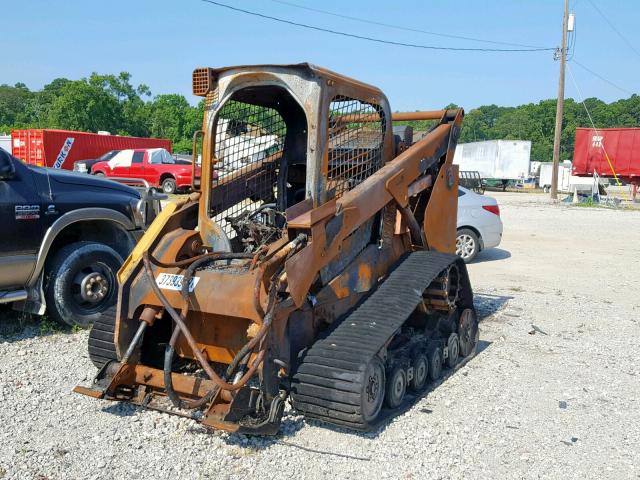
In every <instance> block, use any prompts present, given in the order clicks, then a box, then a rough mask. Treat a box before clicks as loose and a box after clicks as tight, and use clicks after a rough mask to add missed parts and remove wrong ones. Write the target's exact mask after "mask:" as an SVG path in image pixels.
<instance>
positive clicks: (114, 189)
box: [0, 149, 159, 326]
mask: <svg viewBox="0 0 640 480" xmlns="http://www.w3.org/2000/svg"><path fill="white" fill-rule="evenodd" d="M158 210H159V197H158V196H157V195H155V194H152V193H147V192H145V191H143V192H142V193H140V192H139V191H138V190H136V189H135V188H132V187H129V186H126V185H122V184H120V183H117V182H113V181H109V180H106V179H100V178H95V177H91V176H89V175H83V174H78V173H73V172H69V171H66V170H57V169H50V168H42V167H36V166H31V165H29V166H28V165H26V164H25V163H23V162H22V161H21V160H19V159H17V158H15V157H13V156H12V155H10V154H9V153H7V152H6V151H5V150H2V149H0V222H1V224H2V225H3V227H2V228H3V232H2V235H0V303H13V307H14V309H16V310H21V311H26V312H30V313H34V314H39V315H42V314H44V313H45V311H46V312H47V313H48V314H49V316H50V317H52V318H54V319H55V320H57V321H60V322H63V323H67V324H70V325H75V324H78V325H82V326H85V325H89V324H91V323H93V322H94V321H95V320H96V319H98V318H99V317H100V314H101V313H102V312H103V311H104V310H106V309H107V308H110V307H111V306H113V305H114V304H115V302H116V297H117V286H116V272H117V271H118V269H119V268H120V266H121V265H122V262H123V259H125V258H126V257H127V256H128V255H129V253H130V252H131V250H132V249H133V247H134V245H135V244H136V242H137V241H138V239H139V238H140V237H141V236H142V234H143V233H144V230H145V228H146V226H147V225H148V223H149V222H150V221H151V220H152V219H153V218H154V217H155V214H156V213H157V212H158Z"/></svg>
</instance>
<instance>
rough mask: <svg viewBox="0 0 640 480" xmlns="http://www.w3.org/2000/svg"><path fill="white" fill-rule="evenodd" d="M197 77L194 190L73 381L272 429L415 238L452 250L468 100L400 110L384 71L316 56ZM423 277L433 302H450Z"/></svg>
mask: <svg viewBox="0 0 640 480" xmlns="http://www.w3.org/2000/svg"><path fill="white" fill-rule="evenodd" d="M192 88H193V93H194V94H195V95H198V96H202V97H205V98H206V101H205V104H206V106H205V113H204V117H203V124H202V131H201V132H200V131H199V132H197V133H196V135H194V147H195V146H196V143H197V139H198V138H199V136H200V135H201V136H202V164H201V176H200V179H199V184H198V188H199V192H197V193H196V194H193V195H191V196H190V197H189V198H188V199H186V200H181V201H179V202H177V203H173V204H170V206H169V207H168V208H167V209H166V210H165V211H163V213H162V214H161V215H160V216H159V217H158V218H157V219H156V221H155V222H154V223H153V225H152V226H151V228H150V229H149V230H148V231H147V233H146V234H145V235H144V236H143V238H142V239H141V241H140V243H139V244H138V245H137V246H136V248H135V249H134V251H133V252H132V254H131V255H130V256H129V258H128V259H127V260H126V262H125V264H124V266H123V267H122V269H121V270H120V272H119V273H118V280H119V285H120V288H119V293H118V305H117V317H116V323H115V334H114V339H113V341H114V343H115V347H116V352H117V355H116V358H114V359H113V361H112V362H111V363H109V364H107V366H106V367H105V368H104V369H103V371H102V372H101V373H100V375H99V377H98V378H96V381H95V383H94V385H93V387H92V388H86V387H76V389H75V390H74V391H76V392H77V393H81V394H84V395H89V396H92V397H94V398H107V399H111V400H128V401H131V402H134V403H138V404H140V405H145V406H149V407H150V408H158V409H161V410H163V409H164V410H163V411H169V410H167V409H165V407H162V406H160V404H161V403H162V401H165V402H169V403H171V404H172V405H173V406H174V407H177V408H178V409H179V410H185V409H187V410H189V409H191V410H200V411H202V412H203V415H202V416H201V418H200V421H201V422H202V423H203V424H204V425H206V426H208V427H212V428H220V429H225V430H228V431H239V432H249V433H265V434H272V433H275V432H276V431H277V428H278V425H279V422H280V418H281V416H282V410H283V408H284V399H285V398H286V395H287V393H288V388H289V387H287V385H289V382H290V381H291V376H292V375H293V371H294V368H295V363H296V361H297V358H298V356H299V354H300V353H301V352H302V351H304V349H306V348H308V347H309V346H311V345H312V344H313V342H314V341H315V340H316V339H317V338H318V335H319V334H320V332H322V331H323V330H324V329H326V327H327V325H329V324H331V323H333V322H336V321H338V320H339V319H341V318H343V316H344V315H345V314H346V313H347V312H349V311H350V310H351V309H353V307H354V306H355V305H357V304H358V302H359V301H361V300H362V299H363V298H365V297H366V296H367V295H368V294H369V293H370V292H371V291H372V290H374V289H375V288H376V287H377V286H378V285H379V284H380V282H382V281H384V278H385V277H386V276H388V274H389V272H390V271H391V270H392V268H393V266H394V265H396V263H397V262H398V260H399V259H401V258H402V257H403V255H405V254H406V253H408V252H412V251H415V250H425V249H434V250H438V251H451V250H452V244H453V243H454V242H455V240H454V238H455V228H454V230H453V231H452V225H455V216H456V206H457V169H456V167H455V166H453V165H452V159H453V152H454V149H455V145H456V142H457V137H458V135H459V131H460V127H461V122H462V118H463V111H462V110H461V109H460V110H435V111H422V112H392V111H391V108H390V106H389V102H388V100H387V98H386V96H385V95H384V93H383V92H382V91H380V90H379V89H378V88H376V87H374V86H371V85H368V84H366V83H363V82H360V81H358V80H355V79H352V78H348V77H345V76H342V75H339V74H337V73H334V72H331V71H329V70H326V69H324V68H321V67H317V66H314V65H310V64H298V65H246V66H235V67H226V68H217V69H216V68H206V67H205V68H198V69H196V70H194V72H193V79H192ZM416 120H432V121H433V122H434V124H433V127H432V128H431V129H430V130H429V132H428V133H427V134H426V135H425V136H424V137H423V138H422V139H421V140H420V141H418V142H416V143H414V144H413V145H402V146H401V148H396V146H395V145H394V138H393V130H392V122H393V121H416ZM194 151H195V148H194ZM195 172H196V170H195V167H194V170H193V178H194V186H195V182H196V180H195ZM428 293H429V295H430V296H429V297H426V300H425V303H424V306H423V308H425V309H430V310H436V309H438V308H440V309H442V311H445V310H446V311H450V310H451V309H452V307H451V302H450V301H449V300H448V297H446V295H445V296H444V297H443V294H442V292H441V291H440V290H438V289H437V287H433V288H431V289H430V290H429V292H428ZM447 302H449V303H447ZM447 309H448V310H447ZM141 322H142V323H141ZM143 324H146V326H145V325H143ZM140 325H142V326H143V327H146V330H138V329H139V328H140ZM136 332H138V334H137V335H136ZM140 332H144V334H143V335H141V333H140ZM141 336H142V338H141V339H140V341H139V343H136V342H137V340H135V341H134V339H136V338H139V337H141ZM128 349H129V350H130V351H133V350H134V351H135V354H134V355H132V356H131V358H130V359H127V360H128V361H127V362H124V361H123V362H122V363H121V362H120V361H121V360H122V359H123V355H124V352H126V351H127V350H128ZM178 359H179V361H178ZM214 366H215V368H214ZM194 372H199V373H198V374H194ZM283 385H284V387H283Z"/></svg>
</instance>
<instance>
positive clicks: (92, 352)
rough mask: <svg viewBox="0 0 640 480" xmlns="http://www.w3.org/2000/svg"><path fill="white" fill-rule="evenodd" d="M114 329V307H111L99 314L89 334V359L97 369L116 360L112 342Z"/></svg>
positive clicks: (114, 347)
mask: <svg viewBox="0 0 640 480" xmlns="http://www.w3.org/2000/svg"><path fill="white" fill-rule="evenodd" d="M115 328H116V307H115V306H113V307H110V308H108V309H107V310H105V311H104V312H102V313H101V314H100V318H99V319H98V320H96V322H95V323H94V324H93V327H92V328H91V331H90V332H89V345H88V347H89V358H90V359H91V361H92V362H93V364H94V365H95V366H96V367H97V368H102V367H103V366H104V364H105V363H107V362H109V361H111V360H117V355H116V346H115V344H114V342H113V340H114V332H115Z"/></svg>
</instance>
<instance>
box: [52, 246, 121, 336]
mask: <svg viewBox="0 0 640 480" xmlns="http://www.w3.org/2000/svg"><path fill="white" fill-rule="evenodd" d="M122 262H123V260H122V257H121V256H120V254H118V252H116V251H115V250H114V249H112V248H111V247H109V246H107V245H104V244H102V243H96V242H76V243H72V244H70V245H67V246H66V247H63V248H61V249H60V250H59V251H58V252H57V253H56V254H55V256H54V257H53V261H52V262H51V264H50V266H49V268H48V269H47V274H46V275H47V276H46V277H45V297H46V301H47V309H48V313H49V315H50V316H51V317H52V318H53V319H55V320H57V321H58V322H60V323H63V324H67V325H71V326H73V325H79V326H82V327H86V326H89V325H91V324H92V323H93V322H95V321H96V320H98V319H99V318H100V314H101V313H102V312H103V311H105V310H106V309H108V308H109V307H111V306H113V305H115V303H116V299H117V295H116V294H117V283H116V273H117V271H118V269H119V268H120V266H121V265H122Z"/></svg>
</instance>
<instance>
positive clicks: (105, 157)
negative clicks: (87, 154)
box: [98, 150, 120, 162]
mask: <svg viewBox="0 0 640 480" xmlns="http://www.w3.org/2000/svg"><path fill="white" fill-rule="evenodd" d="M119 151H120V150H111V151H109V152H107V153H103V154H102V155H101V156H100V157H99V158H98V161H99V162H106V161H107V160H110V159H111V158H113V156H114V155H115V154H116V153H118V152H119Z"/></svg>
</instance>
